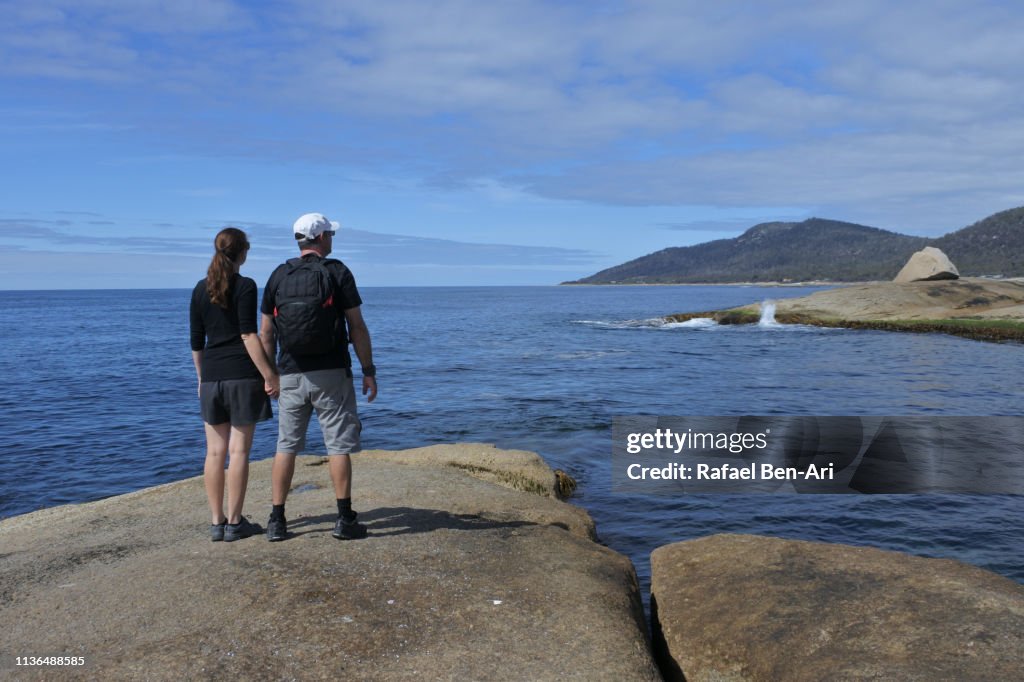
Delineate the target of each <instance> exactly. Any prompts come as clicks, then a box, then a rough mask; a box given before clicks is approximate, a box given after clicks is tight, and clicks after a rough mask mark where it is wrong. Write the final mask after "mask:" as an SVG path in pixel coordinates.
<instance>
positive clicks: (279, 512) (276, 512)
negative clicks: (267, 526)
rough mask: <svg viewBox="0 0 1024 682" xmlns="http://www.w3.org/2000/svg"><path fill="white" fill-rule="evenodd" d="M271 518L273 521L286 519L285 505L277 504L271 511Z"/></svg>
mask: <svg viewBox="0 0 1024 682" xmlns="http://www.w3.org/2000/svg"><path fill="white" fill-rule="evenodd" d="M270 518H272V519H283V518H284V505H283V504H275V505H274V507H273V508H272V509H271V510H270Z"/></svg>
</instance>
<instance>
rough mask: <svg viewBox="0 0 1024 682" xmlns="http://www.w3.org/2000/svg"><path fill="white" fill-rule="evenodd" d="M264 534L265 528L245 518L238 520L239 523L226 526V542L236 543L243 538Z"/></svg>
mask: <svg viewBox="0 0 1024 682" xmlns="http://www.w3.org/2000/svg"><path fill="white" fill-rule="evenodd" d="M262 532H263V526H261V525H260V524H258V523H252V522H251V521H249V519H247V518H245V517H244V516H243V517H242V518H241V519H239V520H238V523H229V524H227V525H225V526H224V542H234V541H235V540H241V539H242V538H247V537H251V536H253V535H259V534H260V533H262Z"/></svg>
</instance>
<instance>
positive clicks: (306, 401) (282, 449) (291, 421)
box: [267, 374, 313, 542]
mask: <svg viewBox="0 0 1024 682" xmlns="http://www.w3.org/2000/svg"><path fill="white" fill-rule="evenodd" d="M312 413H313V405H312V403H311V402H310V398H309V390H308V382H307V381H306V380H305V378H304V377H303V375H301V374H285V375H282V376H281V394H280V395H279V396H278V398H277V453H276V454H275V455H274V466H273V468H272V469H271V473H270V481H271V489H272V502H273V505H274V506H273V509H272V510H271V512H270V520H269V521H268V522H267V539H268V540H270V541H272V542H274V541H277V540H284V539H285V538H286V537H287V535H288V526H287V522H286V520H285V515H284V503H285V501H286V500H287V499H288V491H289V490H291V486H292V476H293V475H294V473H295V455H297V454H298V453H300V452H302V450H303V449H304V448H305V447H306V428H307V427H308V426H309V417H310V415H311V414H312Z"/></svg>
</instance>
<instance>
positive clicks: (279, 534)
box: [267, 516, 288, 542]
mask: <svg viewBox="0 0 1024 682" xmlns="http://www.w3.org/2000/svg"><path fill="white" fill-rule="evenodd" d="M287 537H288V522H287V521H285V519H284V517H283V516H282V517H281V518H279V519H275V518H274V517H273V516H271V517H270V520H269V521H267V540H269V541H270V542H280V541H281V540H285V539H287Z"/></svg>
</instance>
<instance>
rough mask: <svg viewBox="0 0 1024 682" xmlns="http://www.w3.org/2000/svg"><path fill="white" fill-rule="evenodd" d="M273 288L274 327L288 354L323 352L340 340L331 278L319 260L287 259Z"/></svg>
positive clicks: (331, 348)
mask: <svg viewBox="0 0 1024 682" xmlns="http://www.w3.org/2000/svg"><path fill="white" fill-rule="evenodd" d="M286 265H287V266H288V270H287V272H285V273H284V275H283V276H282V277H281V279H280V281H279V282H278V284H277V289H276V290H275V292H274V302H275V304H276V305H275V306H274V327H275V329H276V330H277V339H278V342H279V343H280V344H281V350H284V351H287V352H288V353H291V354H292V355H324V354H326V353H330V352H331V351H333V350H336V349H337V348H338V345H339V341H340V337H341V335H340V333H339V331H340V330H339V323H340V321H341V320H340V319H339V317H338V311H337V310H336V309H335V307H334V282H333V280H332V279H331V273H330V272H328V271H327V268H326V267H324V265H323V263H321V262H320V261H319V260H312V261H304V260H302V259H301V258H292V259H290V260H289V261H287V263H286Z"/></svg>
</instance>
